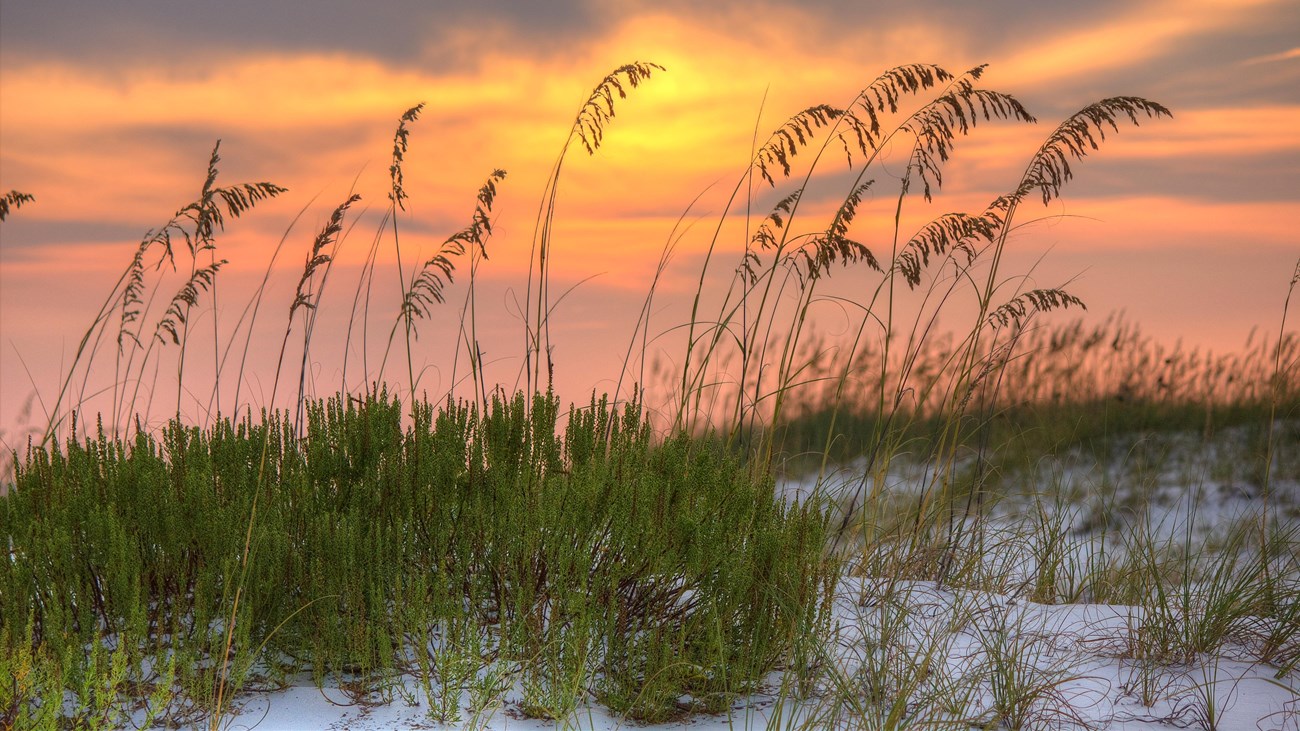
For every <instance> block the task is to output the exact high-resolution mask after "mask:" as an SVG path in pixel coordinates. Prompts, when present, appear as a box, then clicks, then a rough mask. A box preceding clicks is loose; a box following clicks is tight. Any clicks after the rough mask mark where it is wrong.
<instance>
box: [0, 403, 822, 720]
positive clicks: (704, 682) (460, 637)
mask: <svg viewBox="0 0 1300 731" xmlns="http://www.w3.org/2000/svg"><path fill="white" fill-rule="evenodd" d="M561 416H562V414H561V411H560V409H559V408H558V401H557V400H556V399H555V398H554V397H552V396H549V395H546V396H542V395H539V396H536V397H535V398H534V399H533V400H532V402H531V403H528V402H527V401H526V399H525V397H524V396H523V395H517V396H515V397H514V398H513V399H510V400H504V399H500V398H497V399H493V401H492V402H491V405H490V408H489V410H488V411H487V412H486V413H480V412H479V411H478V409H477V408H476V407H475V406H474V405H472V404H465V403H453V402H448V403H446V404H445V405H443V406H441V407H440V408H434V407H433V406H430V405H428V404H425V403H417V404H415V405H414V406H413V408H412V409H411V412H410V419H409V424H410V425H409V426H407V427H403V418H402V417H403V412H402V408H401V406H400V404H399V403H398V402H397V401H396V400H395V399H393V398H391V397H389V396H388V395H387V394H386V393H384V392H381V393H379V394H378V395H372V396H369V397H367V398H365V399H364V400H360V401H356V400H348V401H344V400H343V399H339V398H334V399H331V400H330V401H328V402H317V403H315V404H313V405H311V406H310V407H309V408H308V410H307V424H306V432H305V436H304V438H302V439H298V438H296V437H295V436H294V433H293V430H292V428H291V426H290V422H289V420H288V419H287V416H286V415H282V414H276V413H271V414H263V416H262V418H261V419H258V420H253V419H251V418H249V417H246V418H245V419H243V420H242V421H241V422H239V423H238V424H232V423H230V422H229V421H226V420H223V421H220V422H218V423H217V424H215V425H213V426H212V427H210V428H208V429H202V430H201V429H197V428H193V427H187V426H184V425H182V424H181V423H179V422H172V423H171V424H170V425H168V426H167V427H166V428H165V429H164V430H163V432H162V434H161V435H160V436H159V437H157V438H155V437H154V436H151V435H149V434H147V433H143V432H141V433H138V434H137V435H136V436H135V438H134V439H133V440H132V441H131V442H130V443H124V442H123V441H120V440H113V439H109V438H107V437H106V436H104V435H103V434H102V433H101V434H100V435H99V436H98V437H97V438H95V439H92V440H90V441H87V442H84V443H81V442H77V441H71V440H70V441H69V442H68V443H67V444H66V445H65V446H64V447H62V448H58V447H56V448H53V449H41V448H35V449H33V450H32V451H31V452H30V453H29V454H28V455H27V457H26V459H24V460H23V461H22V462H21V463H20V465H19V468H18V472H17V479H16V484H15V489H14V490H13V492H12V493H11V494H10V495H9V496H8V498H6V499H5V500H3V501H0V507H2V510H0V533H3V534H4V535H6V536H8V539H9V560H7V561H4V562H2V563H0V614H2V615H3V616H4V617H6V618H9V617H24V618H27V621H26V622H8V621H7V622H5V623H4V625H3V632H4V637H3V643H4V647H6V648H22V647H28V648H33V647H34V648H35V650H34V651H35V652H36V653H37V657H36V660H37V662H36V665H37V666H38V667H40V668H43V670H42V672H44V673H47V674H50V673H52V674H53V675H54V676H57V675H59V674H60V673H62V674H63V677H62V682H58V680H57V679H55V680H50V681H47V682H46V687H45V688H42V689H40V690H41V691H42V692H43V693H47V694H48V693H53V695H52V696H51V695H46V699H45V700H44V701H43V702H38V703H36V704H34V705H33V706H32V708H37V707H44V706H45V705H47V704H48V703H50V702H51V700H52V698H57V697H59V695H60V694H61V692H62V690H63V689H70V690H73V691H74V692H76V690H77V688H78V685H77V682H76V681H77V677H76V676H77V675H78V674H79V673H80V672H81V669H83V668H86V669H87V670H86V671H87V672H91V671H90V670H89V668H92V667H93V666H94V665H95V664H96V663H100V662H105V661H106V660H104V659H103V657H104V655H105V653H109V654H111V655H112V658H111V660H107V661H108V662H121V663H124V665H125V667H124V670H123V671H122V673H121V674H120V675H121V677H120V678H117V682H118V683H119V684H118V686H117V688H115V689H110V691H109V692H110V694H112V693H118V694H121V695H122V696H123V697H124V699H128V700H129V699H131V698H139V697H140V695H139V694H140V691H141V689H142V688H146V687H148V688H152V687H154V686H156V685H157V683H158V682H159V673H160V671H161V670H162V669H163V668H160V667H159V666H158V664H157V659H158V658H168V659H174V661H175V662H174V663H170V662H169V664H168V668H171V669H172V671H174V672H175V675H176V681H177V682H178V683H179V685H180V687H181V688H184V689H185V690H186V692H185V693H184V694H183V697H184V698H185V701H186V703H189V704H197V705H198V706H204V705H205V704H206V703H209V702H211V700H212V698H211V696H212V693H213V689H214V688H215V687H217V686H219V685H220V684H221V682H223V681H224V682H226V683H230V684H232V685H233V686H235V687H239V686H247V685H249V684H253V685H255V686H256V685H265V684H267V683H275V682H278V681H279V680H280V679H283V678H284V677H285V676H286V675H287V674H289V673H292V672H299V671H309V672H312V673H314V674H316V676H317V677H318V678H322V677H325V676H329V677H331V678H347V679H350V682H352V683H354V684H359V687H364V688H368V689H370V688H374V687H379V686H383V685H384V684H385V683H391V682H392V679H393V678H394V677H396V676H397V675H399V674H403V673H407V672H414V673H416V674H417V675H420V674H423V675H425V676H430V678H429V679H431V680H433V681H434V682H435V683H436V685H437V690H433V691H432V692H433V695H434V696H435V697H433V698H430V699H429V700H430V702H431V705H436V701H437V700H438V698H437V696H439V695H440V694H454V695H455V696H456V697H457V698H459V690H458V688H456V687H454V686H455V685H456V684H458V683H468V680H469V679H470V678H472V677H473V676H474V675H475V674H476V673H477V672H478V671H479V670H482V669H483V668H489V667H497V668H503V669H508V670H509V672H510V673H512V674H513V673H514V672H515V671H516V670H517V671H518V672H520V673H522V677H523V678H524V680H525V683H524V687H525V706H526V707H527V708H528V709H529V712H530V713H531V714H533V715H538V716H545V717H552V718H556V717H564V716H566V715H568V713H570V712H571V711H572V710H573V709H574V708H575V707H576V706H577V704H578V703H579V702H580V701H581V700H582V699H583V698H584V697H585V696H586V695H587V694H588V693H595V694H596V695H597V696H598V697H600V698H602V699H604V700H605V701H606V702H607V703H608V704H609V705H610V706H611V707H613V708H615V709H616V710H619V711H622V712H625V713H627V714H628V715H630V716H632V717H634V718H642V719H655V718H664V717H666V716H669V715H674V714H677V713H679V712H680V708H683V707H684V708H688V709H689V708H691V707H693V706H694V705H698V706H700V707H708V708H718V707H721V706H725V704H726V703H727V702H728V700H729V699H730V698H731V697H732V696H734V694H736V693H738V692H742V691H744V690H746V689H748V688H752V687H753V686H754V684H755V683H757V682H758V680H759V679H760V678H762V677H763V676H764V675H765V674H766V673H768V672H769V671H771V670H772V669H773V668H774V667H776V666H777V665H778V663H780V662H782V660H783V659H785V658H786V657H787V656H788V655H789V653H790V652H791V650H792V647H793V646H794V645H795V643H797V642H800V641H801V640H802V639H803V638H805V637H806V636H807V635H808V634H809V633H811V632H813V631H814V629H815V628H816V627H817V626H818V623H819V622H820V621H822V620H823V619H824V615H825V611H826V597H827V596H828V595H829V592H830V591H831V590H832V588H833V584H834V581H835V578H836V576H837V572H836V571H835V570H834V566H833V564H831V563H828V562H826V561H824V560H823V544H824V526H823V519H822V516H821V514H820V513H819V512H818V511H817V510H816V509H815V508H813V507H811V506H808V505H802V506H801V505H788V504H786V503H784V502H782V501H780V500H779V499H778V498H777V496H776V493H775V491H774V486H773V484H772V481H771V479H770V478H763V477H757V478H756V477H755V476H754V475H753V474H751V473H750V472H748V471H747V470H746V469H745V468H744V467H742V466H741V464H740V463H739V462H738V461H737V460H736V459H735V457H733V456H730V455H728V454H726V453H724V452H722V451H720V450H718V449H716V448H713V447H710V446H709V445H708V444H707V443H706V442H703V441H700V440H693V439H689V438H687V437H685V436H678V437H675V438H668V439H666V440H663V441H662V442H657V441H655V440H652V438H651V432H650V430H649V428H648V426H647V424H646V422H645V420H644V419H643V417H642V413H641V409H640V407H639V406H638V405H636V404H628V405H625V406H624V407H623V408H622V409H621V410H620V409H619V408H618V407H615V406H611V405H610V404H609V403H608V402H606V401H605V400H601V401H595V400H593V401H592V402H591V403H590V404H589V405H588V406H587V407H586V408H583V409H572V408H571V409H570V410H569V411H568V412H567V414H566V415H564V416H565V417H566V418H564V419H563V420H561V419H560V417H561ZM560 421H563V426H562V427H561V428H557V422H560ZM258 496H260V498H258V508H257V520H256V522H255V523H254V524H253V525H252V528H251V533H249V530H250V529H249V520H248V516H249V514H250V511H251V510H252V505H253V502H254V500H255V498H257V497H258ZM246 540H247V541H249V543H248V545H249V557H248V560H247V562H245V559H244V551H245V545H246ZM241 574H242V575H243V578H242V580H240V581H239V582H238V583H237V582H236V581H235V579H236V578H237V577H240V576H241ZM236 592H238V593H239V603H238V608H237V609H235V608H234V602H235V595H236ZM232 612H233V613H234V614H235V617H236V623H237V624H236V626H237V632H238V634H239V636H238V638H237V641H235V642H233V643H231V647H233V652H234V656H233V657H232V658H231V659H230V661H229V665H228V669H227V670H225V671H224V672H225V673H226V677H224V678H220V677H218V675H220V674H221V673H222V672H223V668H222V663H221V661H220V659H221V657H222V656H223V653H224V652H225V649H226V647H227V638H226V632H225V626H224V625H225V621H226V619H227V618H228V617H229V616H231V614H232ZM123 653H125V654H124V655H123ZM453 656H463V657H460V659H463V660H467V661H468V665H467V670H464V671H461V672H460V674H459V676H458V677H456V678H450V677H448V675H449V673H448V670H447V666H448V665H449V664H452V663H451V659H452V657H453ZM468 668H472V671H470V670H468ZM449 685H451V686H453V687H448V686H449ZM426 687H428V688H431V689H432V688H433V687H434V684H426ZM100 692H101V691H96V693H100ZM92 695H94V694H92ZM682 696H689V697H691V698H694V699H695V700H694V701H693V702H692V704H688V705H686V706H680V705H679V703H680V701H679V699H680V698H681V697H682ZM96 697H98V696H96ZM78 698H79V701H81V702H89V701H90V699H88V698H83V697H81V696H78ZM113 700H117V699H113ZM130 706H131V704H130V703H127V704H126V708H128V709H129V708H130ZM155 710H158V709H155ZM176 710H179V709H176V708H172V709H169V711H171V712H174V711H176ZM33 712H36V711H33ZM449 715H452V714H451V713H449ZM107 720H108V721H109V722H117V721H119V720H120V719H118V718H117V717H115V716H110V717H108V718H107Z"/></svg>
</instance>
